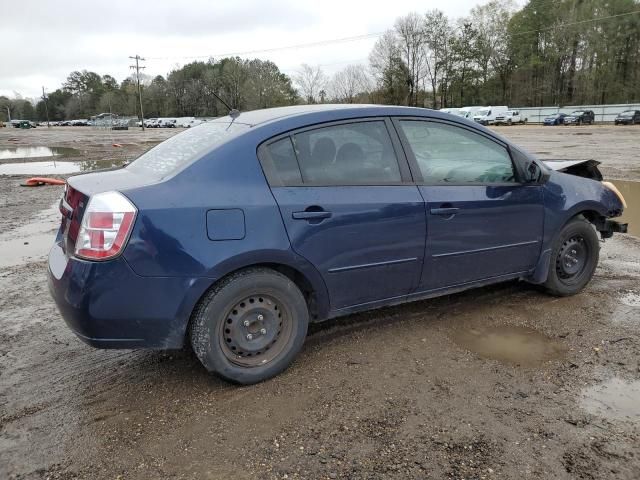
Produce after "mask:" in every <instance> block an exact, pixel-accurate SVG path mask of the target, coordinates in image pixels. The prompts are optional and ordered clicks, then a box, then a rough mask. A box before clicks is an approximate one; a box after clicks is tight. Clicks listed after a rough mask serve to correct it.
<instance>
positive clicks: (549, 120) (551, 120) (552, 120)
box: [542, 113, 567, 126]
mask: <svg viewBox="0 0 640 480" xmlns="http://www.w3.org/2000/svg"><path fill="white" fill-rule="evenodd" d="M566 116H567V114H566V113H554V114H553V115H549V116H548V117H545V118H544V120H543V122H542V123H543V125H545V126H548V125H564V118H565V117H566Z"/></svg>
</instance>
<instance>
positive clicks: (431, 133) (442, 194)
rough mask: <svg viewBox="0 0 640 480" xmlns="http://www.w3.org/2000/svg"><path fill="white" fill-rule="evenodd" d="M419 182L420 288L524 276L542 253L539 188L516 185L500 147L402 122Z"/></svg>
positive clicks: (446, 129)
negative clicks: (422, 226) (422, 225)
mask: <svg viewBox="0 0 640 480" xmlns="http://www.w3.org/2000/svg"><path fill="white" fill-rule="evenodd" d="M397 125H398V128H399V130H400V132H401V135H402V136H403V139H404V141H405V142H406V143H407V144H408V146H409V150H410V153H409V155H410V157H411V163H412V165H413V166H414V168H415V169H417V170H419V172H418V174H419V175H420V176H421V177H422V181H421V182H420V183H421V185H420V186H419V188H420V192H421V193H422V196H423V197H424V200H425V203H426V218H427V242H426V253H425V265H424V270H423V274H422V278H421V282H420V286H419V290H421V291H426V290H435V289H440V288H447V287H452V286H457V285H464V284H466V283H470V282H475V281H479V280H484V279H491V278H498V277H501V276H505V275H512V274H516V273H522V272H527V271H529V270H530V269H532V268H533V267H534V266H535V264H536V262H537V260H538V256H539V254H540V248H541V242H542V234H543V216H544V211H543V203H542V188H541V187H540V186H538V185H532V184H524V183H520V182H519V181H518V171H517V169H516V168H515V165H514V163H513V160H512V159H511V156H510V153H509V151H508V149H507V148H506V146H505V145H503V144H502V143H501V142H499V141H497V140H494V139H493V138H491V137H489V136H485V135H483V134H480V133H478V132H475V131H473V130H471V129H467V128H464V127H463V126H457V125H455V124H450V123H443V122H436V121H419V120H400V121H398V122H397Z"/></svg>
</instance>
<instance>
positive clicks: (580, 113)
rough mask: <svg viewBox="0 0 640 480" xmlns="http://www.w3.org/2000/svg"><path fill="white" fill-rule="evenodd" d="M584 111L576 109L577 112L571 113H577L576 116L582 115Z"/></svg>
mask: <svg viewBox="0 0 640 480" xmlns="http://www.w3.org/2000/svg"><path fill="white" fill-rule="evenodd" d="M583 113H584V112H583V111H582V110H576V111H575V112H573V113H572V114H571V115H576V116H580V115H582V114H583Z"/></svg>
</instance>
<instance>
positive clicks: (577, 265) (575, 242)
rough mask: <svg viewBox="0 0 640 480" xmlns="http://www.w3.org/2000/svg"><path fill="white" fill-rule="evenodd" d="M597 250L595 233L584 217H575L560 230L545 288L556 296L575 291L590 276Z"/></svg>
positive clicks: (594, 267)
mask: <svg viewBox="0 0 640 480" xmlns="http://www.w3.org/2000/svg"><path fill="white" fill-rule="evenodd" d="M599 253H600V242H599V240H598V235H597V233H596V231H595V229H594V227H593V225H591V223H589V221H587V220H586V219H585V218H582V217H576V218H574V219H572V220H571V221H570V222H568V223H567V224H566V225H565V226H564V227H563V228H562V230H561V231H560V233H559V235H558V237H557V239H556V242H555V244H554V247H553V250H552V252H551V259H550V265H549V275H548V277H547V281H546V282H545V284H544V285H545V287H546V288H547V290H548V291H549V292H550V293H552V294H554V295H559V296H568V295H574V294H576V293H578V292H579V291H581V290H582V289H583V288H584V287H585V286H586V285H587V284H588V283H589V281H590V280H591V278H592V277H593V273H594V272H595V269H596V266H597V265H598V257H599Z"/></svg>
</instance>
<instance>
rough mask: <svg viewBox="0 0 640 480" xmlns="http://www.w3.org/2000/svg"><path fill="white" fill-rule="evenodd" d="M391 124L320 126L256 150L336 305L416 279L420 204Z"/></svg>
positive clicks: (407, 286)
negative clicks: (392, 133)
mask: <svg viewBox="0 0 640 480" xmlns="http://www.w3.org/2000/svg"><path fill="white" fill-rule="evenodd" d="M390 126H391V125H390V123H389V122H388V121H385V120H383V119H375V120H369V121H365V120H362V121H357V122H348V123H342V124H331V125H326V126H319V127H314V128H313V129H307V130H304V131H301V132H297V133H294V134H292V135H290V136H286V137H284V138H279V139H277V140H276V141H274V142H272V143H270V144H268V145H267V146H266V147H265V148H263V149H261V152H260V153H261V161H262V162H263V165H265V164H266V165H267V168H265V171H266V172H267V176H268V177H271V178H270V179H269V180H270V184H271V186H272V191H273V194H274V197H275V199H276V201H277V203H278V206H279V207H280V212H281V214H282V218H283V220H284V224H285V226H286V229H287V233H288V235H289V239H290V241H291V246H292V248H293V249H294V251H295V252H296V253H298V254H299V255H301V256H303V257H304V258H306V259H307V260H308V261H309V262H311V263H312V264H313V265H314V266H315V267H316V268H317V269H318V271H319V272H320V273H321V274H322V276H323V278H324V280H325V283H326V285H327V289H328V291H329V295H330V299H331V306H332V308H333V309H334V310H336V309H341V308H345V307H350V306H354V305H360V304H366V303H371V302H375V301H378V300H383V299H387V298H392V297H399V296H403V295H406V294H408V293H409V292H410V291H411V290H412V289H414V288H415V287H416V286H417V285H418V282H419V281H420V273H421V269H422V264H423V255H424V245H425V211H424V203H423V200H422V197H421V195H420V192H419V191H418V188H417V187H416V186H415V185H411V184H410V182H408V180H409V177H408V175H409V174H408V168H407V166H406V163H405V164H403V163H402V162H404V157H402V156H401V154H400V153H399V149H398V148H397V147H395V148H394V141H392V137H391V135H390V133H389V132H390V130H389V128H388V127H390ZM391 131H392V127H391ZM395 143H396V145H397V140H395ZM274 177H277V178H274Z"/></svg>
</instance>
